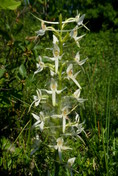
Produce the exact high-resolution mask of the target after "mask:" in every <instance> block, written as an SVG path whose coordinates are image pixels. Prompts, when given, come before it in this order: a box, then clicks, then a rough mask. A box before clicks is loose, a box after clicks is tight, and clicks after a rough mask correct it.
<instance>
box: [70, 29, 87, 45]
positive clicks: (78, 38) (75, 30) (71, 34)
mask: <svg viewBox="0 0 118 176" xmlns="http://www.w3.org/2000/svg"><path fill="white" fill-rule="evenodd" d="M70 36H71V38H73V39H74V40H75V42H76V44H77V46H78V47H80V44H79V41H80V40H81V39H82V38H83V37H84V36H85V34H84V35H81V36H79V37H77V27H75V28H74V29H73V30H72V31H71V32H70Z"/></svg>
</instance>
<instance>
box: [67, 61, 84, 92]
mask: <svg viewBox="0 0 118 176" xmlns="http://www.w3.org/2000/svg"><path fill="white" fill-rule="evenodd" d="M66 73H67V78H68V79H72V80H73V82H74V83H75V84H76V85H77V86H78V87H79V88H80V89H81V86H80V84H79V83H78V82H77V80H76V77H77V75H78V74H79V73H80V71H79V72H77V73H76V74H74V75H73V65H72V64H70V65H69V66H68V68H67V70H66Z"/></svg>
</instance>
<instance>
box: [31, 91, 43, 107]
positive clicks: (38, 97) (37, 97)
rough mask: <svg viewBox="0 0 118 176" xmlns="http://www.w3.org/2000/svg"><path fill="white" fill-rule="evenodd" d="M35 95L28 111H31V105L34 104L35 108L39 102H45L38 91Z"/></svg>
mask: <svg viewBox="0 0 118 176" xmlns="http://www.w3.org/2000/svg"><path fill="white" fill-rule="evenodd" d="M36 93H37V95H33V99H34V101H33V102H32V103H31V105H30V107H29V110H30V109H31V107H32V105H33V104H35V106H38V105H39V103H40V101H41V100H45V99H46V97H44V96H42V92H41V90H40V89H37V90H36Z"/></svg>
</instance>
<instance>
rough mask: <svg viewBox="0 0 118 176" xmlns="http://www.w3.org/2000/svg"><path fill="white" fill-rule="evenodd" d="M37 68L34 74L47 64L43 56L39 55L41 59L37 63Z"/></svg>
mask: <svg viewBox="0 0 118 176" xmlns="http://www.w3.org/2000/svg"><path fill="white" fill-rule="evenodd" d="M36 67H37V70H36V71H35V72H34V74H37V73H39V72H41V71H42V70H43V69H44V67H46V66H45V64H44V62H42V57H41V56H39V60H38V63H37V64H36Z"/></svg>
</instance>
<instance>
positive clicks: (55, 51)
mask: <svg viewBox="0 0 118 176" xmlns="http://www.w3.org/2000/svg"><path fill="white" fill-rule="evenodd" d="M59 54H60V49H59V47H58V45H57V44H54V47H53V56H54V57H48V56H45V58H48V59H50V60H52V61H55V73H58V67H59V60H60V59H61V58H62V56H63V55H62V56H60V55H59Z"/></svg>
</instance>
